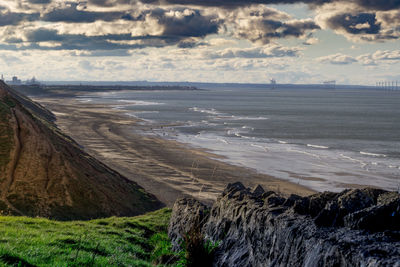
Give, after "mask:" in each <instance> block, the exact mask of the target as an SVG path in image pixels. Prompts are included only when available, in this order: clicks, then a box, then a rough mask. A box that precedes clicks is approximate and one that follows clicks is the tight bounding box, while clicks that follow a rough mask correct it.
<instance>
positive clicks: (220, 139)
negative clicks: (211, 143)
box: [218, 138, 229, 144]
mask: <svg viewBox="0 0 400 267" xmlns="http://www.w3.org/2000/svg"><path fill="white" fill-rule="evenodd" d="M218 140H219V141H221V142H222V143H225V144H229V142H228V141H226V140H225V139H222V138H218Z"/></svg>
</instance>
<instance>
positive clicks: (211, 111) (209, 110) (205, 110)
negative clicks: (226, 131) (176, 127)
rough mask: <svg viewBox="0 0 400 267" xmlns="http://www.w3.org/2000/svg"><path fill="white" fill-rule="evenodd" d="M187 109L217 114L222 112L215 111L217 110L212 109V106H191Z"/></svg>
mask: <svg viewBox="0 0 400 267" xmlns="http://www.w3.org/2000/svg"><path fill="white" fill-rule="evenodd" d="M189 110H192V111H196V112H200V113H206V114H211V115H219V114H222V113H220V112H219V111H217V110H216V109H214V108H211V109H202V108H198V107H192V108H189Z"/></svg>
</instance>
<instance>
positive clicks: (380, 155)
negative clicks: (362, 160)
mask: <svg viewBox="0 0 400 267" xmlns="http://www.w3.org/2000/svg"><path fill="white" fill-rule="evenodd" d="M360 154H361V155H366V156H371V157H383V158H386V157H387V155H385V154H376V153H369V152H364V151H360Z"/></svg>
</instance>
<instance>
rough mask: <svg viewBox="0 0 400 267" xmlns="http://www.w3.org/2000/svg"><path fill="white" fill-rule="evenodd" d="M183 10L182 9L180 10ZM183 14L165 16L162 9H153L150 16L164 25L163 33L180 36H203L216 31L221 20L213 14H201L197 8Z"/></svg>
mask: <svg viewBox="0 0 400 267" xmlns="http://www.w3.org/2000/svg"><path fill="white" fill-rule="evenodd" d="M181 12H184V10H181ZM189 12H190V14H186V15H185V16H166V11H165V10H163V9H157V10H153V11H152V12H151V17H153V18H155V19H157V21H158V23H159V24H160V25H163V26H164V31H163V35H165V36H180V37H204V36H206V35H208V34H213V33H217V32H218V29H219V26H220V25H221V23H222V22H221V21H219V20H218V19H217V18H216V17H214V16H203V15H201V14H200V11H199V10H190V11H189Z"/></svg>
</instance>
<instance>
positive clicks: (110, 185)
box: [0, 81, 163, 220]
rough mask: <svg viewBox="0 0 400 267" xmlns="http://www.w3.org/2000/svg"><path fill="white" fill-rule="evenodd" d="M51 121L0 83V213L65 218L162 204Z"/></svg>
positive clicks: (121, 212)
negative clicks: (80, 145) (89, 153)
mask: <svg viewBox="0 0 400 267" xmlns="http://www.w3.org/2000/svg"><path fill="white" fill-rule="evenodd" d="M52 120H54V116H53V115H52V114H51V112H49V111H47V110H46V109H44V108H43V107H41V106H40V105H39V104H37V103H35V102H33V101H31V100H30V99H28V98H26V97H24V96H22V95H20V94H18V93H17V92H15V91H14V90H12V89H11V88H10V87H8V86H7V85H6V84H5V83H4V82H2V81H0V213H3V214H12V215H26V216H41V217H49V218H54V219H61V220H69V219H91V218H99V217H108V216H114V215H115V216H133V215H138V214H141V213H144V212H146V211H151V210H155V209H158V208H160V207H162V206H163V205H162V203H160V202H159V201H158V200H157V199H156V198H155V197H154V196H153V195H151V194H148V193H146V192H145V191H144V190H143V189H142V188H141V187H140V186H139V185H137V184H136V183H134V182H132V181H130V180H128V179H127V178H125V177H123V176H121V175H120V174H119V173H117V172H115V171H113V170H111V169H110V168H108V167H107V166H105V165H104V164H102V163H101V162H99V161H97V160H96V159H94V158H93V157H91V156H90V155H88V154H87V153H85V152H83V151H82V150H81V149H80V148H79V146H78V144H76V143H75V142H74V141H73V140H72V139H71V138H69V137H68V136H66V135H64V134H63V133H62V132H61V131H60V130H59V129H57V128H56V126H55V124H54V123H53V121H52Z"/></svg>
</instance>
